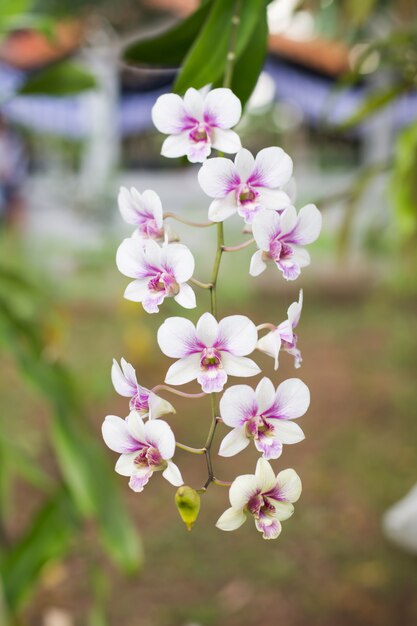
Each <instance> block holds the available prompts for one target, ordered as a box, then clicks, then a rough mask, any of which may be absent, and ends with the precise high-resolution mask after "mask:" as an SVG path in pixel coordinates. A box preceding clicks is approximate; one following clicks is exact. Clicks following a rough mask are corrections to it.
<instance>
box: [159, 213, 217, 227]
mask: <svg viewBox="0 0 417 626" xmlns="http://www.w3.org/2000/svg"><path fill="white" fill-rule="evenodd" d="M168 217H170V218H172V219H173V220H176V221H177V222H181V224H186V225H187V226H194V228H209V226H214V224H215V222H192V221H191V220H186V219H185V218H184V217H180V216H179V215H177V214H176V213H164V219H166V218H168Z"/></svg>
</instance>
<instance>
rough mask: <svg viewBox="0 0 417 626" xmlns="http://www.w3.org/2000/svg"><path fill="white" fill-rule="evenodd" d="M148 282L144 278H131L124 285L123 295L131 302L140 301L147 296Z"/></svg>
mask: <svg viewBox="0 0 417 626" xmlns="http://www.w3.org/2000/svg"><path fill="white" fill-rule="evenodd" d="M148 282H149V281H148V280H147V279H146V278H145V279H144V278H137V279H136V280H132V282H131V283H129V284H128V286H127V287H126V289H125V292H124V294H123V297H124V298H126V300H130V301H131V302H142V301H143V300H144V299H145V298H147V297H148V296H149V288H148Z"/></svg>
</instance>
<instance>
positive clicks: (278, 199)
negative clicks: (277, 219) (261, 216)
mask: <svg viewBox="0 0 417 626" xmlns="http://www.w3.org/2000/svg"><path fill="white" fill-rule="evenodd" d="M257 202H258V203H259V204H261V205H262V206H263V208H264V209H268V210H272V211H283V210H284V209H285V208H286V207H287V206H289V205H290V204H291V201H290V198H289V196H288V195H287V194H286V193H285V192H284V191H281V190H280V189H268V188H267V187H261V188H260V189H259V196H258V197H257Z"/></svg>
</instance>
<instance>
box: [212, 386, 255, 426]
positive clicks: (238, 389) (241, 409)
mask: <svg viewBox="0 0 417 626" xmlns="http://www.w3.org/2000/svg"><path fill="white" fill-rule="evenodd" d="M257 413H258V406H257V402H256V395H255V392H254V390H253V389H252V387H249V385H234V386H233V387H229V389H226V391H225V392H224V394H223V396H222V399H221V400H220V415H221V417H222V420H223V422H224V423H225V424H226V425H227V426H231V427H233V428H236V427H238V426H241V425H242V424H244V422H245V421H247V420H248V419H250V418H251V417H254V416H255V415H257Z"/></svg>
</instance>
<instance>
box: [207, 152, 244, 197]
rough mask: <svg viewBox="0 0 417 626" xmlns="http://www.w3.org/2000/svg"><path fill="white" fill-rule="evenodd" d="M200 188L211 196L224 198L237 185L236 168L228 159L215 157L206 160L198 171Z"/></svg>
mask: <svg viewBox="0 0 417 626" xmlns="http://www.w3.org/2000/svg"><path fill="white" fill-rule="evenodd" d="M198 182H199V183H200V187H201V189H202V190H203V191H204V193H206V194H207V195H208V196H210V197H211V198H224V197H225V196H227V194H229V193H230V192H231V191H232V190H233V189H236V187H237V186H238V185H239V182H240V181H239V177H238V176H237V173H236V168H235V166H234V164H233V162H232V161H230V159H225V158H223V157H215V158H214V159H209V160H208V161H206V162H205V163H204V164H203V165H202V167H201V168H200V171H199V172H198Z"/></svg>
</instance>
